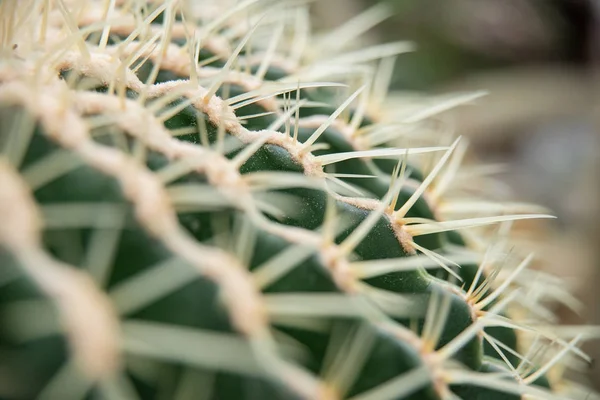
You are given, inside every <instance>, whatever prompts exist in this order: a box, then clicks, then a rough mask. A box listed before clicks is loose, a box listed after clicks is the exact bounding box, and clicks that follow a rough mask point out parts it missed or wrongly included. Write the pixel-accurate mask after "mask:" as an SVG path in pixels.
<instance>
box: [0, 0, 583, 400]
mask: <svg viewBox="0 0 600 400" xmlns="http://www.w3.org/2000/svg"><path fill="white" fill-rule="evenodd" d="M384 14H385V10H384V9H382V8H380V7H375V8H373V9H370V10H368V11H367V12H366V13H365V14H363V15H360V16H359V17H357V18H355V19H353V20H351V21H349V22H348V24H346V25H344V26H342V27H340V28H338V29H336V30H335V31H333V32H331V33H330V34H326V35H321V36H316V35H313V34H312V33H311V29H310V13H309V8H308V5H307V2H304V1H274V0H273V1H270V0H246V1H225V0H218V1H217V0H214V1H211V0H208V1H199V0H198V1H196V0H194V1H189V2H184V1H177V0H165V1H150V0H103V1H100V0H98V1H94V0H18V1H17V0H5V1H2V2H1V3H0V21H1V25H0V26H1V29H0V32H1V33H0V38H1V50H0V51H1V52H2V53H1V60H0V149H1V153H0V221H1V223H0V259H1V263H0V268H1V271H2V273H1V275H0V310H1V313H0V318H1V320H2V324H1V325H0V326H1V327H0V355H1V357H0V359H1V361H0V398H3V399H29V398H40V399H83V398H86V399H87V398H97V397H99V398H106V399H121V398H127V399H215V400H216V399H221V400H224V399H327V400H329V399H346V398H348V399H356V400H358V399H361V400H366V399H423V400H425V399H426V400H434V399H465V400H468V399H524V398H536V399H538V398H539V399H565V398H577V396H578V395H579V394H581V396H582V397H585V396H588V395H589V393H588V391H587V390H586V389H583V388H581V387H579V386H578V385H576V384H575V383H572V382H570V381H568V380H567V379H566V377H565V376H566V375H565V371H567V370H568V369H570V368H572V367H575V368H577V367H580V366H581V365H585V363H586V362H589V360H588V358H587V357H586V355H585V354H584V353H583V352H581V351H580V350H579V349H578V347H577V345H578V343H579V342H580V340H582V339H584V338H585V337H584V336H585V334H586V332H587V331H586V330H584V329H562V330H561V329H556V327H554V326H553V325H552V324H553V323H554V321H555V318H554V316H553V314H552V312H551V311H550V310H551V309H550V308H549V307H548V304H549V302H550V301H556V300H557V299H558V300H561V299H562V300H564V301H565V302H566V303H567V304H569V303H570V299H571V297H569V295H568V293H565V292H564V290H562V288H561V286H560V282H557V279H555V278H552V277H551V276H547V274H544V273H543V272H541V271H540V270H537V269H536V268H533V267H532V264H534V263H536V257H535V255H534V254H529V253H528V250H527V246H524V245H523V243H522V242H520V241H518V240H516V239H515V238H514V237H513V235H512V234H511V232H513V222H514V221H517V220H524V219H538V218H549V216H548V215H546V214H545V212H544V211H543V210H542V209H541V208H540V207H535V206H530V205H523V204H505V203H501V202H497V201H494V198H493V197H494V187H495V184H494V182H493V181H491V180H490V179H489V177H488V176H487V174H488V172H489V169H486V168H485V167H470V168H463V167H461V162H462V160H463V158H464V155H465V152H466V141H465V140H461V139H460V138H456V137H454V132H453V131H452V129H451V126H449V125H448V124H447V123H445V121H444V119H442V118H437V117H436V116H437V115H438V114H439V113H440V112H442V111H444V110H446V109H448V108H449V107H453V106H456V105H460V104H461V103H465V102H470V101H471V100H474V99H475V98H476V97H477V96H478V94H468V95H460V96H451V97H448V98H445V99H439V98H438V99H429V100H427V101H425V100H419V101H416V100H414V99H413V100H412V101H408V100H407V98H406V97H405V98H404V99H405V100H406V101H404V102H393V103H392V102H391V100H386V92H387V83H388V81H389V76H390V71H391V69H392V68H391V67H392V66H393V62H394V59H395V57H396V56H397V55H398V54H400V53H403V52H405V51H407V50H410V49H411V46H410V45H409V44H407V43H403V42H400V43H389V44H385V45H377V46H373V47H369V48H366V49H362V50H356V49H351V47H352V46H351V45H352V44H353V43H354V42H356V39H357V37H358V36H359V35H360V34H361V33H362V32H364V31H365V30H367V29H368V28H370V26H372V25H373V24H375V23H376V22H377V21H379V20H381V19H382V18H383V16H384ZM391 104H394V106H393V107H392V106H391Z"/></svg>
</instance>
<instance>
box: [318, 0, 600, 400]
mask: <svg viewBox="0 0 600 400" xmlns="http://www.w3.org/2000/svg"><path fill="white" fill-rule="evenodd" d="M377 3H385V4H387V6H388V7H389V10H390V13H391V14H392V16H391V17H390V18H388V19H387V20H385V21H384V22H382V23H381V24H379V25H378V26H377V27H376V28H374V29H371V30H370V31H369V32H368V33H367V34H366V35H365V36H364V41H366V42H389V41H397V40H410V41H413V42H414V43H415V44H416V45H417V50H416V51H415V52H412V53H408V54H404V55H401V56H399V58H398V60H397V62H396V64H395V72H394V75H393V80H392V89H394V90H403V91H406V90H409V91H413V90H416V91H422V92H425V93H433V94H436V93H444V92H454V91H458V92H464V91H478V90H486V91H488V92H489V95H487V96H486V97H484V98H482V99H479V100H478V101H477V103H476V106H469V107H461V108H459V109H457V110H456V111H455V112H454V118H455V121H454V122H455V123H456V127H457V133H459V134H461V135H463V136H464V137H466V138H468V140H469V141H470V143H471V150H472V152H473V153H474V155H475V156H476V157H477V158H479V159H480V160H482V161H483V162H485V163H497V162H500V163H506V165H507V168H506V170H505V171H504V172H503V173H501V174H500V175H498V177H499V178H500V179H501V180H503V181H504V182H505V183H506V184H507V185H508V186H509V187H510V188H511V191H512V192H513V195H514V198H515V199H518V200H522V201H531V202H535V203H538V204H541V205H545V206H547V207H548V208H550V209H551V210H552V213H553V214H555V215H557V216H558V219H557V220H556V222H554V223H553V225H552V226H551V228H552V229H549V230H548V229H545V231H544V233H543V235H544V243H545V246H544V250H543V251H544V254H543V256H544V258H545V259H546V264H545V268H547V269H549V270H551V272H553V273H555V274H558V275H559V276H560V277H561V279H563V280H564V282H565V286H567V285H568V286H569V287H570V288H571V290H573V292H574V293H575V295H576V296H577V298H578V299H579V300H581V301H582V302H583V304H584V305H585V310H584V311H582V312H581V313H580V315H577V314H575V313H574V312H572V311H570V310H567V309H560V310H558V314H559V316H560V318H561V319H562V321H563V323H565V324H573V323H587V324H595V325H600V84H599V82H600V68H599V66H600V0H443V1H441V0H379V1H376V0H327V1H321V2H315V4H314V9H313V12H314V14H315V15H314V16H315V21H317V22H316V25H317V26H316V27H315V28H317V29H319V28H323V29H327V28H332V27H336V26H339V25H340V24H342V23H344V22H345V21H347V20H349V19H350V18H352V17H353V16H356V15H357V14H359V13H360V12H361V11H364V10H366V9H368V8H370V7H372V6H374V5H375V4H377ZM585 350H586V351H587V352H588V353H589V354H590V355H591V356H592V357H593V358H594V359H596V360H600V341H598V340H596V341H591V342H589V343H588V344H587V345H586V346H585ZM589 378H590V381H591V382H592V383H593V384H594V385H595V386H596V389H597V390H600V362H596V363H594V365H592V366H591V367H590V371H589Z"/></svg>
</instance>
